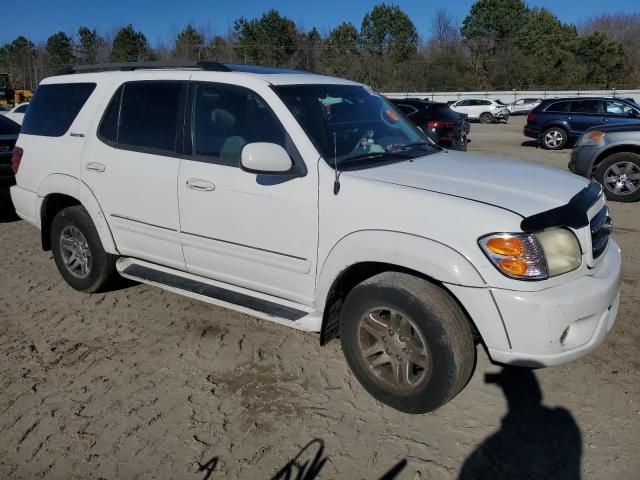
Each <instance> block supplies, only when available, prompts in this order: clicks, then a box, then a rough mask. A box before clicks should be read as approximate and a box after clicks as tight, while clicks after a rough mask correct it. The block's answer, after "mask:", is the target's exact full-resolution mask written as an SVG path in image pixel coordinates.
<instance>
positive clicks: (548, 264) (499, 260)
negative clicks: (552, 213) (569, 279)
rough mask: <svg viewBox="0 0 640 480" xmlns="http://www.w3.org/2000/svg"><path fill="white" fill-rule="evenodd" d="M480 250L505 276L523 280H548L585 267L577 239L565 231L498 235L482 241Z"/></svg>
mask: <svg viewBox="0 0 640 480" xmlns="http://www.w3.org/2000/svg"><path fill="white" fill-rule="evenodd" d="M479 244H480V247H481V248H482V250H483V251H484V253H485V255H486V256H487V257H488V258H489V260H491V263H493V264H494V265H495V267H496V268H497V269H498V270H500V272H502V273H503V274H504V275H506V276H507V277H511V278H518V279H520V280H544V279H546V278H549V277H555V276H557V275H561V274H563V273H567V272H570V271H572V270H575V269H576V268H578V267H579V266H580V264H581V263H582V251H581V250H580V244H579V243H578V239H577V238H576V236H575V235H574V234H573V233H572V232H571V231H570V230H567V229H564V228H550V229H548V230H543V231H541V232H537V233H495V234H491V235H487V236H485V237H482V238H481V239H480V240H479Z"/></svg>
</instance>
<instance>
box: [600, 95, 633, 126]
mask: <svg viewBox="0 0 640 480" xmlns="http://www.w3.org/2000/svg"><path fill="white" fill-rule="evenodd" d="M606 105H607V106H606V110H607V112H606V114H607V123H608V124H613V123H637V122H639V121H640V118H639V111H638V110H636V109H634V108H633V107H631V105H627V104H626V103H624V102H620V101H618V100H607V102H606Z"/></svg>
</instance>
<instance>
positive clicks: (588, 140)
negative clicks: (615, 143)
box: [577, 131, 606, 146]
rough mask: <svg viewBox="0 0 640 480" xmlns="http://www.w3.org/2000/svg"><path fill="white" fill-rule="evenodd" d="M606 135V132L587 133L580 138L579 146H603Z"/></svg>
mask: <svg viewBox="0 0 640 480" xmlns="http://www.w3.org/2000/svg"><path fill="white" fill-rule="evenodd" d="M605 135H606V134H605V133H604V132H598V131H593V132H587V133H585V134H584V135H582V136H581V137H580V140H578V145H577V146H582V145H601V144H603V143H604V142H603V140H602V139H603V138H604V136H605Z"/></svg>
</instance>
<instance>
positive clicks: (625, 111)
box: [607, 100, 633, 115]
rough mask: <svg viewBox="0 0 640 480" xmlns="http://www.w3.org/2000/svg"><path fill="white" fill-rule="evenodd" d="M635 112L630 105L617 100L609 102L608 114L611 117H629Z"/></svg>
mask: <svg viewBox="0 0 640 480" xmlns="http://www.w3.org/2000/svg"><path fill="white" fill-rule="evenodd" d="M632 110H633V108H631V107H630V106H629V105H627V104H626V103H622V102H616V101H615V100H608V101H607V113H608V114H611V115H629V113H630V112H631V111H632Z"/></svg>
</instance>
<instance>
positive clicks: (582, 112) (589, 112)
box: [567, 100, 606, 135]
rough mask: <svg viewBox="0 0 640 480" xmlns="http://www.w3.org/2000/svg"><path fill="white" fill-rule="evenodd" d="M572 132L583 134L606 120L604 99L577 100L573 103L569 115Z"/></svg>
mask: <svg viewBox="0 0 640 480" xmlns="http://www.w3.org/2000/svg"><path fill="white" fill-rule="evenodd" d="M567 120H568V121H569V125H570V127H571V132H570V133H573V134H575V135H577V134H581V133H582V132H584V131H585V130H587V129H588V128H591V127H594V126H596V125H602V124H604V123H605V122H606V117H605V115H604V102H603V101H602V100H577V101H573V102H572V104H571V112H570V113H569V115H568V116H567Z"/></svg>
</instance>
